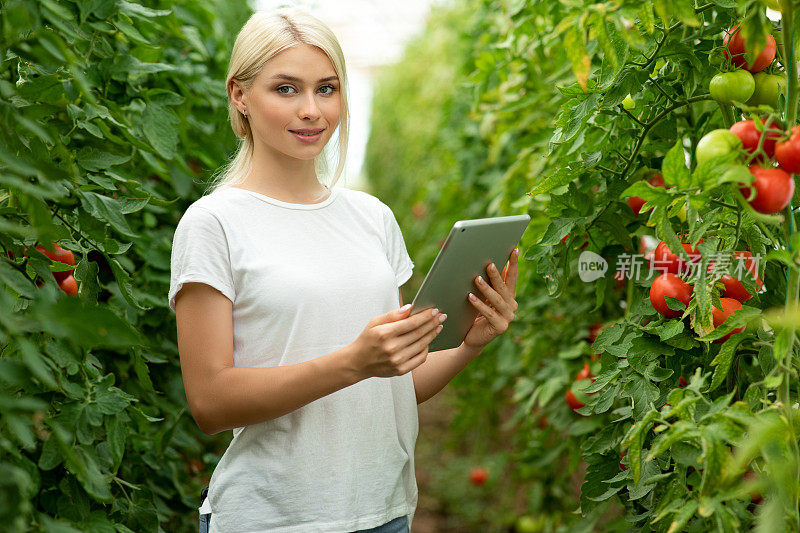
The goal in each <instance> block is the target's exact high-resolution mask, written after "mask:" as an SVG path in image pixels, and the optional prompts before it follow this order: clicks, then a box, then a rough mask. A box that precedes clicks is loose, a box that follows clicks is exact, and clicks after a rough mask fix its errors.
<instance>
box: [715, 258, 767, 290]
mask: <svg viewBox="0 0 800 533" xmlns="http://www.w3.org/2000/svg"><path fill="white" fill-rule="evenodd" d="M733 253H734V254H736V255H737V256H738V257H742V258H745V268H746V269H747V271H748V272H750V273H751V274H752V275H753V277H754V278H755V282H756V287H758V289H761V287H762V286H763V285H764V282H763V281H761V278H760V277H759V276H758V271H757V270H756V264H755V261H754V260H753V254H751V253H750V252H748V251H746V250H745V251H739V250H737V251H735V252H733ZM720 279H721V280H722V283H723V285H724V286H725V289H724V290H723V292H722V296H724V297H726V298H733V299H734V300H739V301H740V302H744V301H745V300H749V299H750V298H752V297H753V295H752V294H750V293H749V292H747V290H746V289H745V288H744V285H742V282H741V281H739V280H738V279H736V278H735V277H734V276H730V275H727V274H726V275H724V276H722V277H721V278H720Z"/></svg>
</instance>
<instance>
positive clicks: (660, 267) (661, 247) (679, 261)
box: [651, 241, 703, 274]
mask: <svg viewBox="0 0 800 533" xmlns="http://www.w3.org/2000/svg"><path fill="white" fill-rule="evenodd" d="M700 242H703V241H700ZM682 246H683V249H684V250H685V251H686V254H687V255H688V256H689V261H690V263H686V261H685V260H684V259H683V258H682V257H681V256H679V255H678V254H676V253H673V252H672V250H670V249H669V246H667V243H665V242H664V241H661V242H659V243H658V246H656V249H655V250H654V251H653V260H652V265H651V268H652V269H653V270H657V271H658V272H661V273H662V274H663V273H664V272H672V273H673V274H684V273H686V272H688V271H689V270H691V265H692V264H695V263H697V262H698V261H700V259H701V258H702V255H701V254H700V252H699V251H698V250H697V248H692V247H691V246H689V245H688V244H682Z"/></svg>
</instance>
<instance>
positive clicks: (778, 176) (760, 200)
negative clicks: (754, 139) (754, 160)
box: [739, 165, 794, 215]
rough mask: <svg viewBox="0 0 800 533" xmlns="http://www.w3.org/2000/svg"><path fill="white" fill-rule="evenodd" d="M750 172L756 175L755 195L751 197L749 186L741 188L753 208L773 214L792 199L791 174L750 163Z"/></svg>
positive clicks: (792, 180)
mask: <svg viewBox="0 0 800 533" xmlns="http://www.w3.org/2000/svg"><path fill="white" fill-rule="evenodd" d="M750 173H751V174H753V175H754V176H755V177H756V179H755V181H754V182H753V187H755V191H756V194H755V197H754V198H753V199H750V189H749V188H748V187H747V186H744V187H741V188H740V189H739V190H740V191H741V192H742V195H744V198H745V200H747V203H749V204H750V205H751V206H752V207H753V209H755V210H756V211H758V212H759V213H764V214H768V215H772V214H775V213H780V211H781V210H782V209H783V208H784V207H786V206H787V205H789V202H791V201H792V196H793V195H794V179H793V178H792V176H791V175H789V174H787V173H786V172H785V171H783V170H781V169H779V168H764V167H761V166H759V165H750Z"/></svg>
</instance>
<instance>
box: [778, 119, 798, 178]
mask: <svg viewBox="0 0 800 533" xmlns="http://www.w3.org/2000/svg"><path fill="white" fill-rule="evenodd" d="M775 159H777V160H778V164H779V165H780V166H781V168H782V169H783V170H785V171H786V172H789V173H790V174H800V126H795V127H793V128H792V133H791V136H790V137H789V139H788V140H785V141H781V142H779V143H778V144H776V145H775Z"/></svg>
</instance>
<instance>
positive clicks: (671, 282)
mask: <svg viewBox="0 0 800 533" xmlns="http://www.w3.org/2000/svg"><path fill="white" fill-rule="evenodd" d="M693 289H694V287H692V286H691V285H689V284H688V283H686V282H685V281H683V280H682V279H681V278H679V277H678V276H676V275H675V274H672V273H671V272H665V273H664V274H661V275H660V276H658V277H657V278H656V279H654V280H653V283H652V284H651V285H650V303H651V304H653V307H654V308H655V310H656V311H658V312H659V313H661V314H662V315H663V316H665V317H667V318H677V317H679V316H681V315H682V314H683V311H674V310H672V309H670V308H669V307H667V302H666V300H665V299H664V297H665V296H670V297H672V298H677V299H678V300H680V301H681V302H683V303H684V304H685V305H689V300H690V299H691V297H692V290H693Z"/></svg>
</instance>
